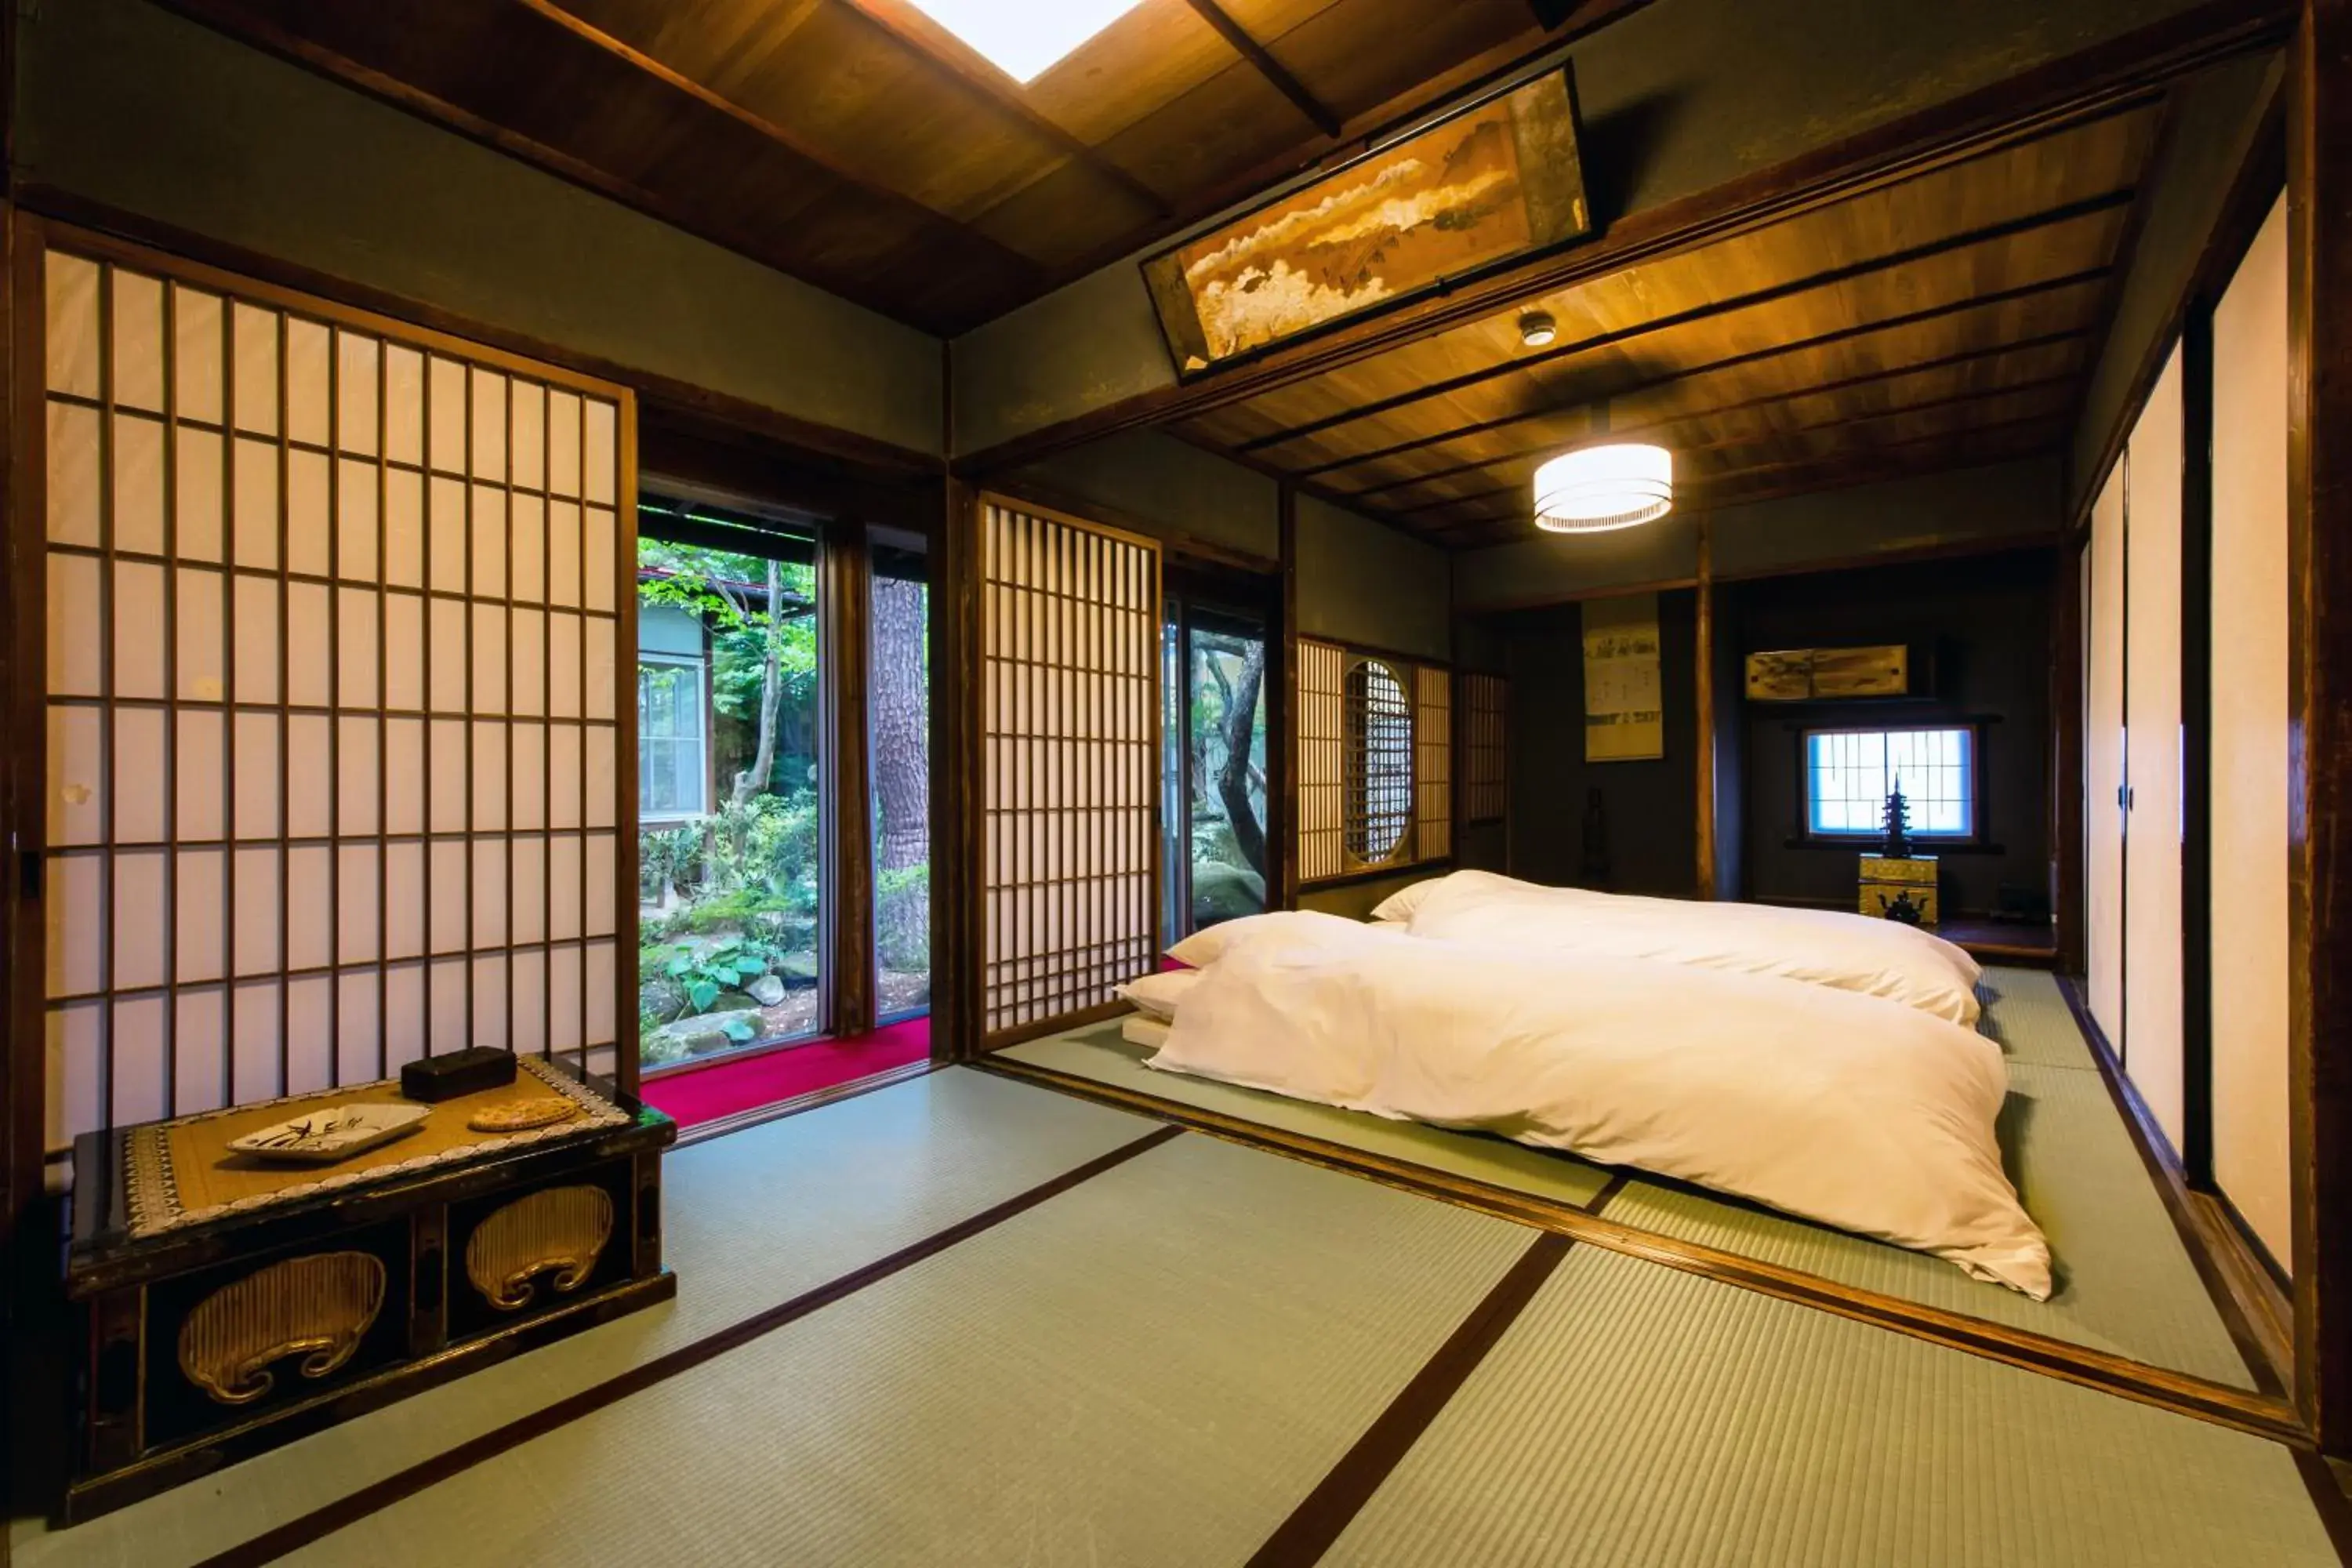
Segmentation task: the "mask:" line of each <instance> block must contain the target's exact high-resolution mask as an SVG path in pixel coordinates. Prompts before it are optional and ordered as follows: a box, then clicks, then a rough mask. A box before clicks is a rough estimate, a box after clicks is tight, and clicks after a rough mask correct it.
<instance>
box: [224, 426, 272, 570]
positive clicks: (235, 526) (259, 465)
mask: <svg viewBox="0 0 2352 1568" xmlns="http://www.w3.org/2000/svg"><path fill="white" fill-rule="evenodd" d="M284 450H285V448H284V447H280V446H278V444H277V443H276V442H274V441H257V440H254V439H253V438H252V437H239V438H238V440H237V443H236V457H235V458H233V459H232V461H231V466H232V468H234V470H235V472H234V473H233V474H232V475H231V476H230V478H231V487H230V493H231V497H232V499H231V502H230V504H231V507H232V509H233V510H232V511H231V515H230V530H229V531H230V533H231V535H232V536H233V542H232V545H231V550H230V553H231V555H232V556H233V557H234V558H235V559H236V563H237V564H238V565H240V566H253V567H258V568H260V569H261V570H263V571H266V572H274V571H276V570H277V569H278V455H279V454H280V453H281V452H283V451H284Z"/></svg>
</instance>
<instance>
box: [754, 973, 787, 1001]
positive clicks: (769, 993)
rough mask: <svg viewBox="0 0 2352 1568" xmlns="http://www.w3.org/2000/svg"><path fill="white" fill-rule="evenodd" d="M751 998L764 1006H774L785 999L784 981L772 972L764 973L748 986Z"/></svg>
mask: <svg viewBox="0 0 2352 1568" xmlns="http://www.w3.org/2000/svg"><path fill="white" fill-rule="evenodd" d="M746 989H747V990H749V991H750V992H751V1000H753V1001H754V1002H757V1003H758V1004H759V1005H761V1006H762V1007H772V1006H774V1005H776V1004H777V1003H779V1002H782V1000H783V999H784V983H783V982H782V981H781V980H779V979H777V978H776V977H775V976H774V975H772V974H762V975H761V976H760V978H759V979H757V980H754V981H753V982H751V984H750V985H749V986H748V987H746Z"/></svg>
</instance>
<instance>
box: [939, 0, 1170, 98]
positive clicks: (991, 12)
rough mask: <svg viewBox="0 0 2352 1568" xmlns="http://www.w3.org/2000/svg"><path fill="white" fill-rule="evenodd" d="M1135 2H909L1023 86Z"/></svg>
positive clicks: (1123, 12) (1136, 1) (948, 0)
mask: <svg viewBox="0 0 2352 1568" xmlns="http://www.w3.org/2000/svg"><path fill="white" fill-rule="evenodd" d="M1139 4H1140V0H914V5H915V8H916V9H917V10H919V11H921V12H922V13H923V14H924V15H926V16H929V17H930V18H931V20H932V21H934V22H937V23H938V24H939V25H940V26H942V27H945V28H946V29H947V30H948V31H949V32H950V33H953V34H954V35H955V36H956V37H959V38H961V39H962V40H963V41H964V42H965V43H966V44H967V45H969V46H970V47H971V48H972V50H973V51H974V52H975V53H977V54H979V55H980V56H981V57H982V58H983V59H985V60H987V61H988V63H989V64H991V65H992V66H994V67H995V68H997V69H999V70H1001V71H1003V73H1004V74H1005V75H1007V76H1009V77H1011V78H1013V79H1014V80H1016V81H1018V82H1021V83H1022V84H1024V86H1025V85H1026V84H1028V83H1030V82H1033V81H1035V80H1036V79H1038V78H1039V77H1041V76H1044V75H1045V72H1046V69H1047V68H1049V67H1051V66H1052V65H1053V64H1054V62H1055V61H1056V60H1059V59H1061V58H1063V57H1064V56H1066V55H1067V54H1068V53H1069V52H1070V51H1071V50H1073V49H1075V48H1076V47H1078V46H1079V45H1080V44H1083V43H1085V42H1086V41H1087V39H1088V38H1091V37H1094V36H1095V35H1096V34H1097V33H1099V32H1101V31H1102V30H1103V29H1104V28H1105V27H1108V26H1110V25H1111V24H1112V23H1113V22H1116V21H1118V19H1119V18H1120V17H1121V16H1126V15H1127V14H1128V13H1129V11H1132V10H1134V9H1135V7H1136V6H1137V5H1139Z"/></svg>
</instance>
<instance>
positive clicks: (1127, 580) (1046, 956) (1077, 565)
mask: <svg viewBox="0 0 2352 1568" xmlns="http://www.w3.org/2000/svg"><path fill="white" fill-rule="evenodd" d="M981 532H982V538H981V573H982V605H981V639H982V641H981V651H982V670H981V681H982V725H981V732H982V743H983V745H984V747H985V758H984V764H983V765H984V768H985V792H986V793H985V799H984V801H983V803H982V811H983V814H984V817H985V828H984V831H983V847H982V859H983V866H982V870H983V877H982V892H983V896H984V898H985V900H986V912H985V928H984V932H983V936H982V963H983V965H984V969H983V973H982V1014H983V1017H984V1019H985V1029H986V1033H987V1035H988V1037H990V1039H991V1040H992V1041H1003V1040H1004V1039H1006V1038H1009V1037H1013V1036H1015V1035H1018V1034H1024V1033H1026V1034H1034V1033H1038V1032H1040V1031H1041V1030H1044V1029H1047V1028H1051V1027H1053V1026H1056V1025H1059V1024H1062V1023H1063V1022H1065V1021H1066V1020H1070V1019H1073V1018H1075V1017H1078V1016H1084V1015H1086V1014H1087V1013H1090V1012H1092V1011H1094V1010H1096V1009H1097V1008H1102V1007H1105V1006H1107V1005H1110V1004H1111V1003H1112V1002H1113V994H1114V991H1115V990H1116V988H1117V987H1118V985H1120V984H1123V983H1125V982H1127V981H1129V980H1132V979H1134V978H1135V977H1136V976H1137V975H1139V974H1141V973H1146V972H1147V971H1149V970H1150V968H1151V966H1152V964H1153V963H1154V962H1155V960H1156V957H1157V950H1158V945H1159V944H1158V940H1157V938H1158V931H1157V929H1156V927H1157V922H1156V920H1155V910H1157V908H1158V896H1157V895H1158V889H1157V888H1156V886H1155V883H1156V881H1157V877H1156V875H1155V871H1156V867H1155V864H1154V857H1155V856H1156V855H1157V853H1158V850H1159V842H1160V837H1159V814H1158V807H1157V800H1158V795H1159V714H1160V706H1159V704H1160V693H1159V668H1160V661H1159V658H1158V651H1159V644H1160V550H1159V546H1157V545H1156V544H1154V543H1152V542H1150V541H1149V540H1144V539H1139V538H1136V537H1134V536H1132V535H1129V534H1124V533H1118V532H1114V531H1110V530H1108V529H1102V528H1097V527H1096V526H1094V525H1092V524H1090V523H1086V522H1082V521H1078V520H1076V519H1075V518H1065V517H1058V516H1052V515H1048V514H1045V513H1042V512H1039V511H1037V510H1034V509H1031V508H1028V507H1025V506H1022V505H1019V504H1017V503H1013V502H1010V501H1003V500H997V499H995V498H982V503H981Z"/></svg>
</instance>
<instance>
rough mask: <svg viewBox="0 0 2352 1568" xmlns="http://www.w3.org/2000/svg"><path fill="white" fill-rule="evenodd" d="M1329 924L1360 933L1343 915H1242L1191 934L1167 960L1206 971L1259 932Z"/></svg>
mask: <svg viewBox="0 0 2352 1568" xmlns="http://www.w3.org/2000/svg"><path fill="white" fill-rule="evenodd" d="M1322 921H1329V922H1330V923H1331V925H1333V926H1334V927H1339V928H1343V929H1345V930H1348V931H1361V930H1363V929H1364V923H1363V922H1362V921H1351V920H1349V919H1348V917H1347V916H1345V915H1327V914H1325V913H1323V912H1322V911H1321V910H1268V911H1267V912H1266V913H1265V914H1262V915H1244V916H1243V917H1242V918H1241V919H1240V920H1237V921H1221V922H1219V923H1218V924H1216V925H1213V926H1209V927H1206V928H1204V929H1203V930H1201V931H1194V932H1193V933H1192V935H1191V936H1188V937H1186V938H1185V939H1184V940H1183V941H1182V942H1178V943H1177V944H1176V945H1175V946H1174V947H1171V948H1170V949H1169V950H1168V956H1169V957H1171V958H1172V959H1174V960H1175V961H1176V962H1177V963H1189V964H1191V965H1192V967H1193V968H1195V969H1206V968H1208V967H1209V965H1211V964H1213V963H1216V962H1217V960H1219V959H1220V958H1223V956H1224V955H1225V950H1226V949H1227V948H1229V947H1231V946H1233V944H1234V943H1235V942H1239V941H1241V940H1242V939H1243V938H1244V937H1246V936H1250V935H1253V934H1255V932H1258V931H1284V930H1286V929H1296V928H1297V927H1299V926H1301V925H1306V926H1313V925H1316V924H1318V923H1320V922H1322Z"/></svg>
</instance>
